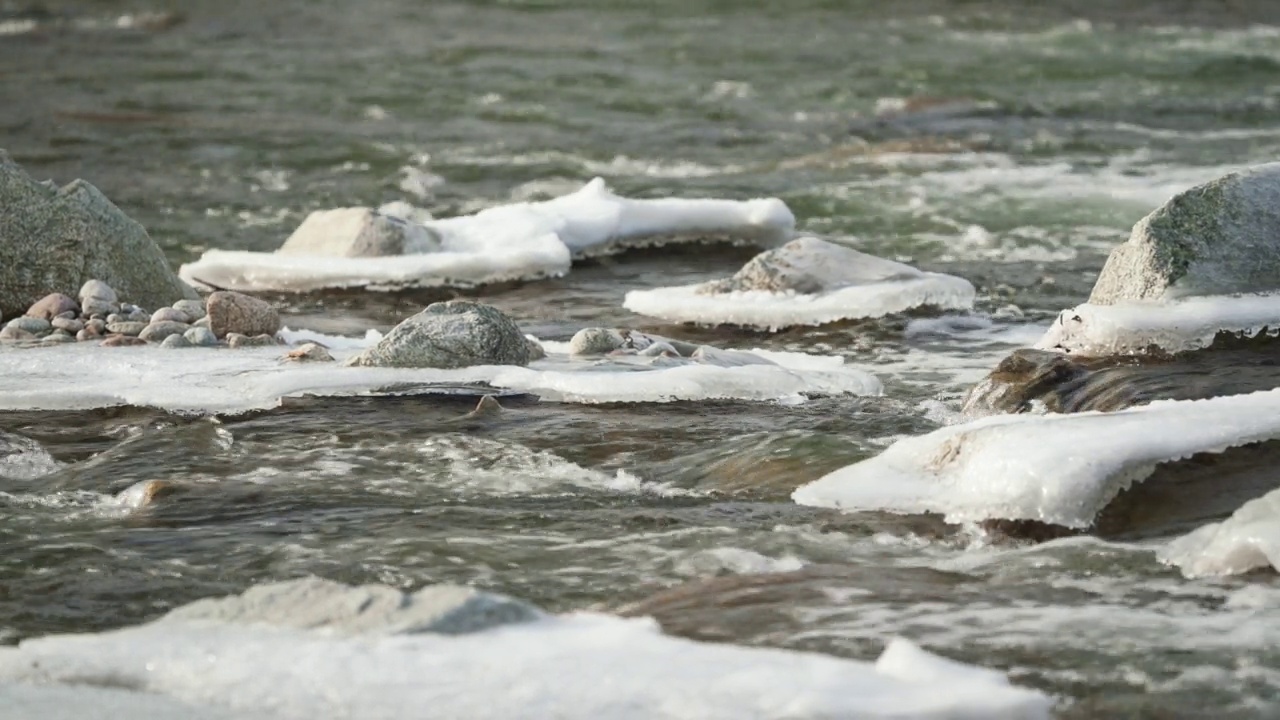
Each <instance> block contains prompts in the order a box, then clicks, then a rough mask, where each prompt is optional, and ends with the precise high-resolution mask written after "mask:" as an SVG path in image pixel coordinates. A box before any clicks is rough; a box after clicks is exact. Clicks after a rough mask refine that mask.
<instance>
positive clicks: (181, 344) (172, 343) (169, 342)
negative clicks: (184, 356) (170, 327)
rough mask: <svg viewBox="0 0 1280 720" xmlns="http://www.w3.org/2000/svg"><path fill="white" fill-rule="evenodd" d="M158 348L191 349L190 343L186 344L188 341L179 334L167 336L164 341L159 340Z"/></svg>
mask: <svg viewBox="0 0 1280 720" xmlns="http://www.w3.org/2000/svg"><path fill="white" fill-rule="evenodd" d="M160 347H162V348H175V349H176V348H188V347H191V343H190V342H188V341H187V339H186V338H185V337H183V336H182V335H180V334H174V335H169V336H167V337H166V338H165V339H164V340H161V341H160Z"/></svg>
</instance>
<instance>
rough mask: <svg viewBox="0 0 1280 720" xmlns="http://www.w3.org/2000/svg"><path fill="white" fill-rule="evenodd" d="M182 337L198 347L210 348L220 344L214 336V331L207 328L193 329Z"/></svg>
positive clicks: (197, 327)
mask: <svg viewBox="0 0 1280 720" xmlns="http://www.w3.org/2000/svg"><path fill="white" fill-rule="evenodd" d="M182 336H183V337H184V338H186V339H187V342H189V343H191V344H192V345H196V346H198V347H210V346H213V345H217V344H218V336H216V335H214V334H213V331H212V330H210V329H209V328H207V327H199V326H196V327H193V328H191V329H190V330H188V331H186V332H185V333H183V334H182Z"/></svg>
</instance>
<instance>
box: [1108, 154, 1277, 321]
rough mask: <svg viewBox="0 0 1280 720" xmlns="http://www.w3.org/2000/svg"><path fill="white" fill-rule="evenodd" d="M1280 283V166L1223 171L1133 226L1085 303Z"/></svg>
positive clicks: (1242, 289) (1265, 287) (1216, 292)
mask: <svg viewBox="0 0 1280 720" xmlns="http://www.w3.org/2000/svg"><path fill="white" fill-rule="evenodd" d="M1277 288H1280V163H1271V164H1267V165H1259V166H1257V167H1253V168H1250V169H1248V170H1245V171H1242V172H1238V173H1231V174H1229V175H1224V176H1223V177H1220V178H1218V179H1216V180H1213V181H1211V182H1208V183H1206V184H1204V185H1200V186H1198V187H1194V188H1191V189H1190V190H1187V191H1185V192H1183V193H1180V194H1178V195H1176V196H1174V197H1173V199H1171V200H1170V201H1169V202H1167V203H1165V204H1164V205H1163V206H1162V207H1160V208H1158V209H1156V210H1155V211H1154V212H1152V213H1151V214H1150V215H1148V216H1146V217H1145V218H1143V219H1142V220H1140V221H1139V222H1138V224H1137V225H1135V226H1134V227H1133V234H1132V235H1131V236H1130V237H1129V240H1128V241H1127V242H1125V243H1123V244H1121V245H1120V246H1118V247H1116V249H1115V250H1113V251H1112V252H1111V256H1110V257H1109V258H1108V259H1107V263H1106V265H1105V266H1103V268H1102V272H1101V273H1100V274H1099V275H1098V281H1097V283H1096V284H1095V285H1094V287H1093V294H1092V295H1090V296H1089V302H1090V303H1093V304H1095V305H1112V304H1115V303H1117V302H1122V301H1126V300H1154V299H1158V298H1161V297H1164V296H1166V293H1167V294H1168V295H1169V296H1178V297H1182V296H1188V295H1223V294H1231V293H1244V292H1260V291H1268V290H1276V289H1277Z"/></svg>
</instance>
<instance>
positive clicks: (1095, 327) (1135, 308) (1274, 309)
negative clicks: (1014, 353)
mask: <svg viewBox="0 0 1280 720" xmlns="http://www.w3.org/2000/svg"><path fill="white" fill-rule="evenodd" d="M1264 330H1269V331H1271V332H1276V331H1280V295H1277V294H1258V295H1239V296H1227V295H1207V296H1202V297H1189V298H1185V299H1171V300H1162V301H1149V302H1138V301H1133V302H1125V303H1118V304H1115V305H1091V304H1089V303H1084V304H1083V305H1077V306H1076V307H1074V308H1072V309H1070V310H1064V311H1063V312H1062V313H1061V314H1059V315H1058V318H1057V320H1055V321H1054V323H1053V325H1052V326H1051V327H1050V328H1049V330H1048V332H1046V333H1045V335H1044V337H1043V338H1041V339H1040V341H1039V342H1038V343H1036V347H1037V348H1040V349H1043V350H1063V351H1065V352H1069V353H1075V354H1080V355H1088V356H1102V355H1124V354H1131V353H1143V352H1147V351H1148V350H1149V349H1150V348H1151V347H1156V348H1159V349H1161V350H1164V351H1166V352H1170V353H1177V352H1186V351H1190V350H1199V349H1202V348H1205V347H1208V346H1209V345H1210V344H1212V343H1213V338H1214V335H1216V334H1217V333H1218V332H1219V331H1223V332H1230V333H1237V334H1240V335H1245V336H1253V335H1257V334H1258V333H1260V332H1262V331H1264Z"/></svg>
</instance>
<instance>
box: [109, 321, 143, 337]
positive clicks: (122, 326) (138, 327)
mask: <svg viewBox="0 0 1280 720" xmlns="http://www.w3.org/2000/svg"><path fill="white" fill-rule="evenodd" d="M145 329H147V324H146V323H144V322H127V321H122V322H113V323H107V332H109V333H114V334H118V335H128V336H130V337H137V336H138V335H140V334H142V331H143V330H145Z"/></svg>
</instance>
